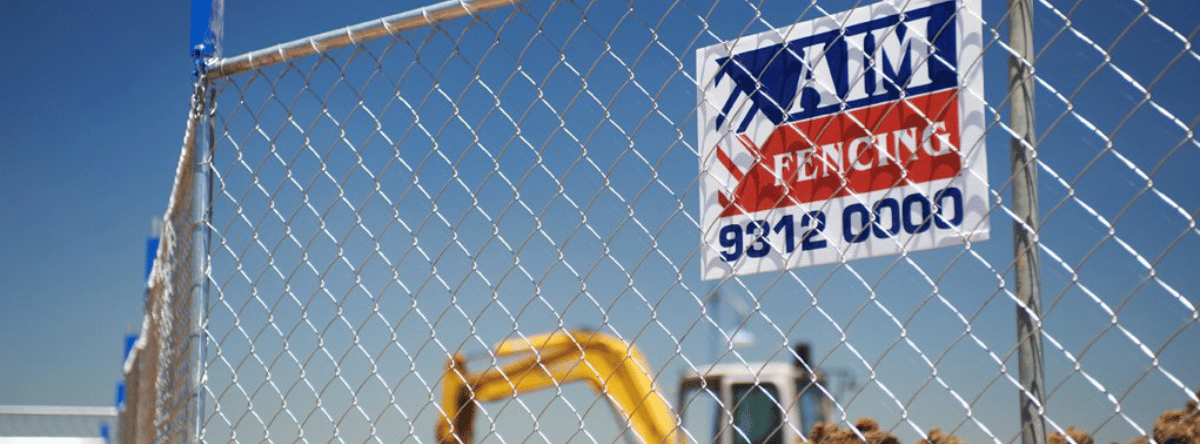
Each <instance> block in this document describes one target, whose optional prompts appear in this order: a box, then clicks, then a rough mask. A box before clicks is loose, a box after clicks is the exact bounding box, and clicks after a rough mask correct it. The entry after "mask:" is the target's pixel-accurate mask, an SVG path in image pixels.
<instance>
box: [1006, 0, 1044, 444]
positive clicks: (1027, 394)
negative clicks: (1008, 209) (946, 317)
mask: <svg viewBox="0 0 1200 444" xmlns="http://www.w3.org/2000/svg"><path fill="white" fill-rule="evenodd" d="M1032 7H1033V5H1032V1H1031V0H1009V1H1008V45H1009V46H1010V47H1011V48H1012V51H1013V53H1012V54H1011V55H1010V56H1009V59H1008V84H1009V94H1008V98H1009V100H1010V102H1009V112H1010V115H1009V126H1010V127H1011V128H1012V131H1013V138H1012V145H1011V152H1012V184H1013V185H1012V187H1013V188H1012V190H1013V191H1012V200H1013V205H1012V206H1013V212H1014V213H1015V214H1016V217H1017V218H1018V220H1015V221H1013V253H1014V256H1015V258H1014V263H1015V269H1016V286H1017V288H1016V290H1017V299H1018V302H1019V303H1018V305H1017V366H1018V379H1019V380H1020V384H1021V394H1020V410H1021V443H1022V444H1045V443H1046V424H1045V421H1043V419H1042V407H1043V406H1044V405H1045V394H1044V393H1043V390H1044V382H1043V375H1042V339H1041V308H1040V306H1041V284H1040V276H1039V265H1038V247H1037V242H1038V240H1037V232H1038V224H1039V223H1038V198H1037V157H1036V151H1035V149H1036V148H1035V146H1034V144H1035V143H1037V142H1036V138H1035V137H1034V120H1033V88H1034V83H1033V57H1034V51H1033V30H1032V21H1033V11H1032Z"/></svg>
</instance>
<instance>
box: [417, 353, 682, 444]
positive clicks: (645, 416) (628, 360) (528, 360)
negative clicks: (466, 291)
mask: <svg viewBox="0 0 1200 444" xmlns="http://www.w3.org/2000/svg"><path fill="white" fill-rule="evenodd" d="M495 354H496V356H497V357H511V358H514V359H515V360H514V361H512V362H509V363H506V364H504V365H501V366H499V367H495V368H489V369H486V370H483V371H480V372H477V373H468V372H467V370H466V365H465V360H464V359H463V358H462V357H461V356H455V357H454V358H452V359H450V360H449V361H448V362H447V365H446V372H445V374H444V376H443V378H442V402H441V411H440V413H439V415H438V422H437V426H436V430H435V433H436V434H437V439H438V443H439V444H472V437H473V421H474V416H475V404H474V403H475V402H488V401H497V400H501V399H506V398H510V397H515V396H519V395H521V394H523V393H527V392H532V391H537V390H542V389H546V388H551V387H558V386H561V385H562V384H566V383H569V382H575V381H583V382H586V383H587V385H588V387H591V389H592V390H593V391H595V392H596V393H598V394H600V395H602V396H604V397H605V398H607V399H608V400H609V402H611V403H612V405H613V407H614V409H615V410H616V412H617V414H618V415H619V416H621V417H622V418H625V419H626V420H627V421H628V424H629V428H630V429H632V430H633V432H634V433H635V434H636V435H637V436H638V438H639V439H640V440H641V442H642V443H643V444H686V443H685V442H684V441H683V440H682V434H681V433H679V431H678V430H677V424H678V421H677V420H676V418H675V415H674V413H672V411H671V409H670V407H669V406H668V405H667V402H666V401H665V400H664V398H663V397H662V395H661V394H659V393H658V391H656V390H655V389H654V384H653V381H652V380H651V378H650V375H649V374H648V372H649V371H650V367H649V366H647V365H646V360H645V359H644V358H643V357H642V354H641V353H640V352H639V351H638V350H637V347H634V346H633V345H632V344H630V343H628V342H625V341H623V340H620V339H617V338H614V337H612V336H608V335H604V334H601V333H596V332H585V331H572V332H554V333H547V334H542V335H537V336H532V337H529V338H522V339H512V340H508V341H504V342H502V343H500V344H499V345H497V346H496V350H495Z"/></svg>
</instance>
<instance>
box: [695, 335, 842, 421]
mask: <svg viewBox="0 0 1200 444" xmlns="http://www.w3.org/2000/svg"><path fill="white" fill-rule="evenodd" d="M797 352H798V353H797V356H799V358H800V359H802V360H807V359H808V356H807V347H803V346H802V349H801V348H798V349H797ZM803 362H804V361H797V362H795V363H785V362H767V363H749V364H745V363H741V362H737V363H724V364H714V365H711V366H708V367H706V368H704V369H702V370H703V372H704V374H702V375H701V374H697V373H691V374H687V375H684V377H683V378H682V379H681V380H680V388H679V400H678V403H677V404H676V405H677V408H678V409H679V418H680V421H681V425H682V426H683V430H684V433H685V434H686V435H687V438H688V439H689V440H690V441H692V442H694V443H696V444H795V443H800V442H803V439H801V437H802V436H804V435H807V433H808V432H809V431H811V430H812V427H813V426H814V425H816V424H817V423H819V422H828V418H829V414H830V410H831V406H832V402H831V401H830V399H829V397H828V395H827V394H826V392H825V391H823V390H822V388H821V387H820V384H822V383H823V382H824V381H823V380H822V377H821V376H820V375H819V374H816V373H813V372H810V371H808V369H809V368H811V367H806V366H804V365H803Z"/></svg>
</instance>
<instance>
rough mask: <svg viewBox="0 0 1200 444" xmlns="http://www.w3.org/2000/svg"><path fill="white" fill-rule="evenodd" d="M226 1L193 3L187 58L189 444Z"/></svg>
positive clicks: (199, 376)
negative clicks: (212, 81)
mask: <svg viewBox="0 0 1200 444" xmlns="http://www.w3.org/2000/svg"><path fill="white" fill-rule="evenodd" d="M224 11H225V4H224V0H192V20H191V38H190V42H189V43H190V45H191V48H190V49H191V56H192V62H193V63H194V64H195V67H196V71H195V82H196V88H195V91H194V92H193V94H194V95H195V97H194V100H196V101H197V104H196V106H195V107H194V108H193V110H192V111H193V116H192V117H191V118H192V119H193V120H194V122H189V125H194V130H193V132H192V134H191V137H192V143H193V144H194V145H193V149H194V150H197V151H198V152H199V154H200V155H199V156H197V157H196V158H195V163H194V164H193V166H192V167H193V168H194V171H195V175H196V184H195V187H194V188H193V191H194V194H193V202H194V205H195V207H194V208H196V211H195V212H194V213H193V214H192V217H193V218H194V219H193V220H194V224H193V226H192V230H194V231H193V235H194V237H193V238H192V239H193V240H194V242H193V246H194V247H193V248H194V250H193V255H194V256H193V257H194V258H195V262H194V264H195V275H194V276H195V277H194V279H193V280H194V282H193V288H194V291H195V292H196V293H193V294H194V298H193V300H192V306H191V307H190V309H191V311H192V315H193V319H191V321H192V323H191V325H190V326H189V327H190V328H191V329H192V340H193V341H194V342H193V345H192V348H191V353H192V356H191V360H192V362H193V365H194V366H195V367H194V368H193V369H192V374H191V375H190V376H191V377H192V381H191V387H190V389H191V391H192V399H191V400H190V402H191V406H192V409H193V411H192V417H191V418H188V420H191V421H194V422H192V423H191V426H192V427H191V430H190V433H189V434H188V436H187V439H188V440H189V441H190V442H194V443H199V442H201V441H202V439H203V432H202V428H203V427H204V393H203V387H202V384H203V383H204V365H205V362H204V361H205V351H206V350H205V347H206V342H207V341H206V338H205V322H206V318H207V314H206V309H207V306H208V295H209V287H208V283H209V279H208V276H209V261H208V252H209V246H210V243H211V240H212V238H211V236H210V232H209V226H210V224H209V221H210V220H211V218H212V205H211V204H212V168H211V166H212V148H213V128H212V119H211V113H212V112H213V111H214V108H215V106H214V105H215V103H214V102H215V100H216V96H215V93H214V92H212V91H210V90H209V88H208V87H207V86H208V85H207V82H208V78H207V76H205V71H206V70H207V65H208V63H209V62H211V61H212V60H213V59H215V58H217V57H220V56H221V37H222V34H223V32H222V30H223V28H224Z"/></svg>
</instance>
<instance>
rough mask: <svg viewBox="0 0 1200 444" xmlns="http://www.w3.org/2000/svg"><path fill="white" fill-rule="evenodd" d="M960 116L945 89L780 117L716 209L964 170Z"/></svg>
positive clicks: (737, 209) (769, 204) (779, 203)
mask: <svg viewBox="0 0 1200 444" xmlns="http://www.w3.org/2000/svg"><path fill="white" fill-rule="evenodd" d="M958 120H959V115H958V91H957V90H954V89H950V90H945V91H942V92H936V93H931V94H926V95H922V96H917V97H911V98H907V99H904V100H900V101H897V102H890V103H884V104H879V105H875V106H871V107H867V108H862V109H857V110H853V111H848V112H843V113H840V114H836V115H832V116H827V117H818V118H814V119H810V120H805V121H800V122H795V123H789V124H785V125H780V126H778V127H776V128H775V130H774V132H772V133H771V135H770V137H768V138H767V140H766V142H765V143H763V144H762V146H759V147H758V150H757V153H755V154H756V161H755V163H754V165H753V166H752V167H751V168H750V170H749V171H748V172H746V173H745V175H743V176H741V177H735V180H736V181H737V186H736V188H735V189H734V193H733V198H732V199H731V200H729V201H726V200H725V199H721V200H722V202H721V203H722V205H723V206H724V210H723V211H722V213H721V217H728V216H732V215H736V214H742V213H753V212H757V211H763V210H769V209H774V208H783V207H789V206H793V205H797V204H805V203H810V202H817V201H822V200H826V199H831V198H836V197H842V196H847V195H850V194H853V193H865V192H869V191H876V190H883V189H887V188H892V187H895V186H899V185H903V184H919V183H925V182H929V181H933V180H938V179H946V178H950V177H954V176H955V175H957V174H959V172H960V171H961V170H962V155H961V153H960V151H959V141H960V140H961V139H960V134H959V123H958ZM739 137H740V136H739ZM722 151H723V150H721V149H718V150H717V155H718V158H720V159H721V160H722V163H723V164H726V165H725V167H726V168H729V167H731V166H732V165H729V164H731V163H732V162H725V160H726V159H727V156H725V157H722V154H724V153H722ZM729 169H730V170H731V172H733V171H736V170H737V168H736V167H734V168H729ZM738 173H740V171H738ZM722 197H724V196H722Z"/></svg>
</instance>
